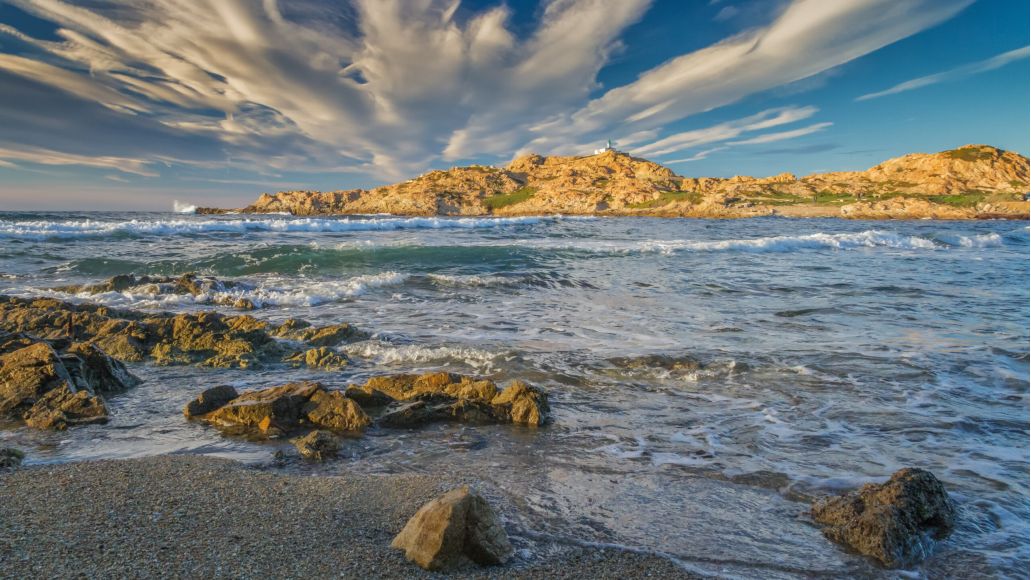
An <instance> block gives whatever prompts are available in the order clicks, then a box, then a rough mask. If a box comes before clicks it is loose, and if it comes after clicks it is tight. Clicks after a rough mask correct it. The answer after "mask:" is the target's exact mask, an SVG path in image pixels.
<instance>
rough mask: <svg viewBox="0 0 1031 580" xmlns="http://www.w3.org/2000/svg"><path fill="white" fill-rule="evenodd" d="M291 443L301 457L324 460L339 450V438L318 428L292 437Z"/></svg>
mask: <svg viewBox="0 0 1031 580" xmlns="http://www.w3.org/2000/svg"><path fill="white" fill-rule="evenodd" d="M292 443H293V444H294V447H296V448H297V451H298V452H299V453H300V454H301V456H302V457H304V458H306V459H314V460H316V461H325V460H326V459H329V458H331V457H333V456H335V455H336V454H337V452H338V451H340V438H339V437H337V436H336V435H334V434H333V433H330V432H329V431H322V430H319V429H316V430H315V431H312V432H311V433H308V434H307V435H305V436H304V437H298V438H297V439H294V440H293V441H292Z"/></svg>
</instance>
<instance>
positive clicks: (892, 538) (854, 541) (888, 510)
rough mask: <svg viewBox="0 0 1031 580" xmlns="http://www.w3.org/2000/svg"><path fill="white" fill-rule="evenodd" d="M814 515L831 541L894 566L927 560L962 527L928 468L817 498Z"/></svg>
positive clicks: (947, 497)
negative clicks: (929, 555)
mask: <svg viewBox="0 0 1031 580" xmlns="http://www.w3.org/2000/svg"><path fill="white" fill-rule="evenodd" d="M812 515H813V519H814V520H815V521H816V522H818V523H821V524H824V525H826V526H827V527H826V528H824V530H823V532H824V535H826V536H827V537H828V538H830V539H831V540H834V541H835V542H839V543H841V544H845V545H846V546H849V547H851V548H852V549H854V550H856V551H857V552H859V553H861V554H864V555H866V556H871V557H873V558H876V559H877V560H879V561H880V562H881V563H882V564H884V565H885V566H889V567H892V568H898V567H906V566H911V565H913V564H916V563H918V562H920V561H921V560H923V559H924V558H925V557H927V555H928V554H929V553H930V551H931V549H932V548H933V546H934V541H936V540H944V539H945V538H947V537H948V536H949V534H951V533H952V530H953V528H954V527H955V525H956V507H955V504H954V502H953V501H952V499H951V498H950V497H949V494H948V492H946V491H945V487H944V486H943V485H942V483H941V482H940V481H939V480H938V478H936V477H935V476H934V475H932V474H931V473H930V472H928V471H924V470H922V469H913V468H908V469H902V470H899V471H898V472H896V473H895V474H894V475H892V476H891V479H889V480H888V481H887V482H886V483H883V484H867V485H864V486H863V487H861V488H859V489H858V490H857V491H854V492H851V493H847V494H845V495H841V496H838V497H830V498H824V499H819V500H817V501H815V502H813V506H812Z"/></svg>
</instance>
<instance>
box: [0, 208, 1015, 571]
mask: <svg viewBox="0 0 1031 580" xmlns="http://www.w3.org/2000/svg"><path fill="white" fill-rule="evenodd" d="M185 209H187V210H188V209H190V208H185ZM1028 239H1029V230H1028V224H1027V223H1026V222H1014V221H965V222H944V221H890V222H889V221H883V222H868V221H845V220H834V219H788V218H777V217H770V218H755V219H742V220H702V219H659V218H587V217H559V216H537V217H533V216H531V217H510V218H450V217H397V216H390V215H374V216H349V217H310V218H302V217H293V216H286V215H225V216H205V215H192V214H188V213H172V212H169V213H115V212H83V213H75V212H58V213H0V292H2V293H4V294H9V295H15V296H52V297H57V298H61V299H63V300H69V301H74V302H99V303H103V304H108V305H111V306H116V307H124V308H132V309H139V310H153V311H158V310H160V311H174V312H185V311H197V310H208V309H220V310H224V311H226V312H233V311H232V310H231V309H228V308H226V307H223V306H218V305H216V304H215V303H217V302H222V299H224V298H226V297H227V296H231V297H241V298H248V299H250V300H251V301H253V302H254V303H255V304H256V305H258V306H260V308H258V309H257V310H255V311H253V312H252V313H251V314H252V315H253V316H256V317H258V318H262V319H268V320H271V321H280V320H283V319H286V318H290V317H299V318H304V319H307V320H310V321H313V322H316V323H320V324H329V323H337V322H349V323H353V324H355V325H357V326H358V327H360V328H362V329H364V330H366V331H368V332H369V333H371V338H370V339H368V340H364V341H361V342H356V343H352V344H347V345H343V346H341V347H340V348H339V350H340V351H341V352H343V353H345V354H346V355H347V356H348V357H349V358H350V360H351V364H350V365H349V366H348V367H347V368H346V369H345V370H343V371H337V372H325V371H318V370H309V369H302V370H297V369H284V368H265V369H253V370H225V369H201V368H193V367H158V366H154V365H150V364H132V365H130V366H131V370H132V372H134V373H135V374H137V375H138V376H139V377H141V378H142V379H144V381H145V382H144V383H143V384H142V385H140V386H139V387H137V388H135V389H132V390H130V391H129V392H127V393H125V394H122V395H118V396H114V397H112V398H111V399H110V400H109V401H108V402H109V407H110V410H111V414H112V417H111V421H110V423H108V424H107V425H97V426H89V427H81V428H74V429H71V430H68V431H66V432H42V431H33V430H29V429H26V428H17V427H15V428H9V429H6V430H3V431H0V444H2V445H15V446H18V447H22V448H24V449H26V450H27V451H28V453H29V461H30V462H32V463H56V462H68V461H79V460H88V459H108V458H129V457H141V456H148V455H157V454H183V453H187V454H207V455H215V456H221V457H229V458H233V459H237V460H240V461H243V462H245V463H248V464H251V465H254V466H255V467H256V468H259V469H283V470H288V471H294V472H297V473H299V474H330V475H332V474H346V473H372V474H392V473H432V474H447V475H449V476H453V477H455V478H469V479H472V480H475V481H477V482H479V485H480V486H482V487H483V488H485V492H486V493H488V494H489V495H491V496H492V497H496V498H500V500H501V501H503V502H504V504H505V505H506V506H508V507H507V509H506V510H505V517H506V520H507V523H508V525H509V526H510V529H515V530H522V531H523V532H522V535H523V536H524V538H530V539H532V540H533V541H532V542H529V541H526V542H524V548H523V549H521V550H520V552H519V554H520V558H524V559H531V560H532V559H533V558H544V557H547V551H548V548H547V546H548V545H549V543H550V544H563V543H564V544H569V543H572V544H581V545H597V546H620V547H625V548H628V549H632V550H635V551H640V552H646V553H652V554H658V555H660V556H662V557H667V558H670V559H672V560H674V561H675V562H677V563H678V564H680V565H681V566H683V567H684V569H686V570H689V571H692V572H695V573H698V574H701V575H712V576H718V577H739V578H797V577H830V578H843V577H852V578H897V577H912V578H922V577H927V578H944V577H968V578H971V577H1027V574H1028V568H1029V524H1028V521H1029V509H1028V506H1029V494H1028V486H1029V478H1028V472H1029V421H1028V418H1029V407H1028V394H1029V383H1028V373H1029V368H1028V352H1029V334H1028V328H1029V313H1028V308H1029V269H1028V263H1029V241H1028ZM187 272H196V273H198V274H203V275H208V276H215V277H218V278H220V279H223V280H232V281H236V282H240V283H242V286H241V287H238V288H235V289H233V290H230V291H227V292H225V293H223V294H216V295H201V296H196V297H195V296H167V295H165V296H153V295H148V294H134V293H132V292H128V293H115V292H112V293H104V294H98V295H92V296H91V295H87V294H78V295H76V294H66V293H61V292H56V291H53V290H51V288H53V287H56V286H65V285H69V284H77V283H92V282H98V281H101V280H103V279H106V278H109V277H111V276H114V275H116V274H128V273H134V274H161V275H177V274H183V273H187ZM652 355H660V356H652ZM649 356H651V358H647V357H649ZM639 357H645V358H639ZM662 357H669V358H662ZM625 359H636V360H637V362H636V363H635V364H627V362H626V360H625ZM671 359H673V360H681V361H697V363H698V364H697V365H690V364H689V365H682V366H679V367H678V366H674V365H670V364H668V363H669V361H670V360H671ZM664 361H665V362H664ZM439 369H446V370H450V371H454V372H459V373H465V374H472V375H479V376H484V377H489V378H491V379H493V380H495V381H497V382H499V383H501V384H505V383H506V382H508V381H511V380H514V379H521V380H525V381H527V382H529V383H531V384H534V385H537V386H539V387H541V388H543V389H545V390H547V391H548V393H549V394H550V398H551V406H552V417H553V421H552V422H551V424H549V425H547V426H545V427H543V428H540V429H530V428H525V427H517V426H511V425H498V426H486V427H482V426H468V425H458V424H439V425H430V426H427V427H424V428H421V429H418V430H413V431H408V430H389V429H375V428H374V429H372V430H370V431H369V432H368V433H367V434H366V435H365V436H364V437H362V438H356V439H351V440H348V441H347V442H346V444H345V447H344V450H343V455H342V457H341V458H340V459H338V460H336V461H331V462H327V463H324V464H313V463H305V462H299V461H298V462H286V464H285V465H284V464H283V462H279V463H277V462H276V461H275V459H274V458H275V455H276V452H277V451H284V450H285V451H287V452H289V450H290V445H289V443H287V442H283V441H278V442H277V441H273V442H253V441H246V440H240V439H232V438H224V437H222V436H221V435H219V434H218V432H216V431H215V430H213V429H212V428H210V427H207V426H204V425H201V424H198V423H191V422H187V421H186V420H184V419H183V416H182V413H181V408H182V406H183V405H184V403H186V402H187V401H188V400H190V399H191V398H193V397H194V396H196V395H197V394H198V393H199V392H200V391H201V390H203V389H205V388H207V387H210V386H213V385H216V384H233V385H236V386H238V387H240V388H258V387H264V386H271V385H276V384H281V383H284V382H288V381H293V380H298V379H312V380H318V381H322V382H323V383H324V384H326V385H328V386H330V387H333V388H343V387H345V386H346V385H347V384H349V383H360V382H362V381H364V380H365V379H366V378H368V377H370V376H374V375H377V374H384V373H399V372H424V371H431V370H439ZM277 465H278V467H277ZM903 467H920V468H923V469H927V470H930V471H931V472H933V473H934V474H936V475H937V476H938V477H939V478H940V479H941V480H942V481H943V482H944V484H945V486H946V487H947V489H948V490H949V492H950V494H951V495H952V497H953V498H954V499H955V500H956V502H957V503H958V506H959V524H958V527H957V529H956V530H955V532H954V534H953V535H952V536H951V537H950V538H949V539H947V540H945V541H944V542H941V543H940V544H939V545H938V546H937V547H936V549H935V551H934V553H933V555H932V556H931V557H930V558H928V559H927V560H926V561H925V562H924V563H923V564H921V565H919V566H916V567H913V568H910V569H906V570H886V569H884V568H882V567H880V566H879V565H877V564H875V563H873V562H872V561H870V560H868V559H866V558H863V557H861V556H858V555H855V554H854V553H851V552H849V551H848V550H846V549H844V548H842V547H840V546H838V545H836V544H833V543H831V542H830V541H828V540H827V539H825V538H824V537H823V535H822V534H821V531H820V529H819V527H818V526H816V525H814V523H813V522H812V521H811V519H810V517H809V515H808V513H809V512H808V510H809V502H810V501H811V500H812V499H813V498H815V497H819V496H822V495H826V494H834V493H840V492H842V491H845V490H848V489H852V488H855V487H857V486H859V485H862V484H864V483H870V482H880V481H884V480H886V479H887V478H888V477H889V476H890V475H891V474H892V473H893V472H895V471H896V470H898V469H900V468H903ZM517 535H519V534H517Z"/></svg>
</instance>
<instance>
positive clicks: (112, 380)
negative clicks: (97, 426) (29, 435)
mask: <svg viewBox="0 0 1031 580" xmlns="http://www.w3.org/2000/svg"><path fill="white" fill-rule="evenodd" d="M26 342H28V343H30V344H28V345H27V346H22V347H21V348H16V347H18V346H21V345H23V344H25V343H26ZM0 343H2V344H3V345H5V349H6V348H13V349H14V350H9V351H8V352H6V353H5V354H3V355H0V415H6V416H9V417H14V418H19V419H22V420H24V421H25V423H26V425H28V426H29V427H35V428H39V429H66V428H68V427H71V426H75V425H83V424H89V423H103V422H105V421H107V408H106V406H105V404H104V400H103V399H102V398H101V397H100V394H102V393H118V392H121V391H124V390H126V389H129V388H131V387H134V386H136V385H137V384H139V382H140V380H139V379H138V378H136V377H135V376H133V375H132V373H130V372H129V371H128V370H127V369H126V368H125V365H123V364H122V363H121V362H119V361H117V360H114V359H112V358H111V357H109V356H107V354H105V353H104V351H102V350H100V349H99V348H97V347H96V346H94V345H89V344H82V343H69V342H68V341H67V340H63V341H49V342H48V341H43V340H38V339H33V338H31V337H29V336H27V335H18V336H13V337H12V335H5V336H4V337H0ZM54 345H57V346H58V347H60V348H61V351H60V352H59V351H58V350H57V349H55V348H54Z"/></svg>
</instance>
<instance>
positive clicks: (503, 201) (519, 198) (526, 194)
mask: <svg viewBox="0 0 1031 580" xmlns="http://www.w3.org/2000/svg"><path fill="white" fill-rule="evenodd" d="M535 193H537V188H536V187H529V186H527V187H520V188H519V189H517V190H515V191H513V192H511V193H502V194H499V195H492V196H490V197H487V198H484V200H483V205H485V206H487V207H489V208H490V209H492V210H497V209H501V208H503V207H508V206H510V205H515V204H517V203H522V202H524V201H526V200H528V199H530V198H531V197H533V194H535Z"/></svg>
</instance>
